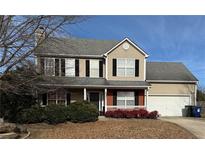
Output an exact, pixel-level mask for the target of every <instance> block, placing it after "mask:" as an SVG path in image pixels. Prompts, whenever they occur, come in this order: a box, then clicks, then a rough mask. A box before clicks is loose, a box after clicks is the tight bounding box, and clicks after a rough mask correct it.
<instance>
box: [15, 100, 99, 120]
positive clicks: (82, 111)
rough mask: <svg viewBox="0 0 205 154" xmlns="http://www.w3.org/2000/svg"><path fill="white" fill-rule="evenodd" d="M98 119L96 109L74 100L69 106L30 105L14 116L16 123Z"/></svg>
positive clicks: (86, 103) (93, 106)
mask: <svg viewBox="0 0 205 154" xmlns="http://www.w3.org/2000/svg"><path fill="white" fill-rule="evenodd" d="M97 119H98V109H97V108H96V106H95V105H93V104H91V103H88V102H76V103H72V104H70V105H69V106H67V107H66V106H62V105H51V106H47V107H40V106H32V107H31V108H29V109H24V110H22V111H21V112H20V113H19V114H18V115H17V117H16V122H17V123H40V122H46V123H49V124H57V123H63V122H66V121H71V122H90V121H96V120H97Z"/></svg>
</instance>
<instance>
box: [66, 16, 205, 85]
mask: <svg viewBox="0 0 205 154" xmlns="http://www.w3.org/2000/svg"><path fill="white" fill-rule="evenodd" d="M68 31H69V32H70V33H71V35H72V36H74V37H80V38H90V39H102V40H122V39H123V38H125V37H128V38H130V39H131V40H133V41H134V42H135V43H137V44H138V45H139V46H140V47H142V48H143V49H144V50H145V51H146V52H147V53H148V54H149V55H150V57H149V58H148V61H177V62H183V63H184V64H185V65H186V66H187V67H188V68H189V69H190V70H191V71H192V72H193V74H194V75H195V76H196V77H197V78H198V79H199V83H200V85H202V86H204V87H205V16H91V17H89V18H88V19H87V20H85V21H84V22H82V23H78V24H76V25H73V26H70V27H68Z"/></svg>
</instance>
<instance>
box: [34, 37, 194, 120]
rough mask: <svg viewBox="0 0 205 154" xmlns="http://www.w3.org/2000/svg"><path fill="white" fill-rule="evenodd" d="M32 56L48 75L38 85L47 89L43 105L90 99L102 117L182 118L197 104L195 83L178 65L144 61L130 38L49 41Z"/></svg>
mask: <svg viewBox="0 0 205 154" xmlns="http://www.w3.org/2000/svg"><path fill="white" fill-rule="evenodd" d="M35 56H36V64H37V67H38V69H39V70H40V71H42V72H43V73H44V75H45V76H46V77H45V80H44V81H42V82H39V84H40V85H41V86H46V87H49V88H50V89H51V91H50V92H48V93H47V94H43V95H42V96H41V102H42V105H48V104H53V103H54V104H65V105H67V104H70V103H73V102H76V101H83V100H88V101H90V102H93V103H95V104H96V105H97V107H98V109H99V111H100V112H101V113H103V111H107V110H113V109H134V108H147V110H148V111H152V110H157V111H159V113H160V114H161V115H162V116H182V109H183V108H184V107H185V105H190V104H195V103H196V90H197V79H196V78H195V77H194V76H193V74H192V73H191V72H190V71H189V70H188V69H187V68H186V67H185V66H184V65H183V64H182V63H175V62H147V58H148V54H147V53H146V52H145V51H143V50H142V49H141V48H140V47H139V46H138V45H137V44H135V43H134V42H132V41H131V40H129V39H128V38H125V39H124V40H122V41H120V42H116V41H100V40H88V39H59V38H58V39H57V38H50V39H48V40H47V41H45V42H44V43H43V44H42V45H41V47H39V48H38V49H37V50H36V51H35ZM52 89H57V90H55V91H52Z"/></svg>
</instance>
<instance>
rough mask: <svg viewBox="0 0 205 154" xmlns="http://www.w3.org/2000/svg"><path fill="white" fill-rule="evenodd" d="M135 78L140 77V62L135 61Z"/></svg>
mask: <svg viewBox="0 0 205 154" xmlns="http://www.w3.org/2000/svg"><path fill="white" fill-rule="evenodd" d="M135 76H139V60H138V59H135Z"/></svg>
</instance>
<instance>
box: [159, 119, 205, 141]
mask: <svg viewBox="0 0 205 154" xmlns="http://www.w3.org/2000/svg"><path fill="white" fill-rule="evenodd" d="M160 119H161V120H164V121H168V122H172V123H175V124H177V125H179V126H181V127H183V128H185V129H187V130H188V131H190V132H191V133H192V134H194V135H195V136H196V137H197V138H200V139H205V119H201V118H198V119H197V118H184V117H162V118H160Z"/></svg>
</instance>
